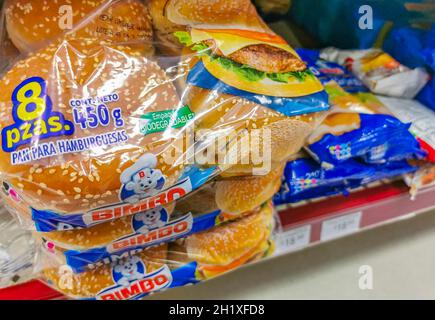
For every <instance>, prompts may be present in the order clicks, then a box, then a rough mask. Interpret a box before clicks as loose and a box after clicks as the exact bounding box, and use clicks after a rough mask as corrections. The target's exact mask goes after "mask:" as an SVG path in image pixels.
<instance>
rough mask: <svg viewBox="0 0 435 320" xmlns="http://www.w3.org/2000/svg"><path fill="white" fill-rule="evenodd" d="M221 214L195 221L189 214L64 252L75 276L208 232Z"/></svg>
mask: <svg viewBox="0 0 435 320" xmlns="http://www.w3.org/2000/svg"><path fill="white" fill-rule="evenodd" d="M220 213H221V211H219V210H217V211H214V212H211V213H208V214H204V215H201V216H198V217H195V218H193V217H192V214H187V215H184V216H182V217H180V218H177V219H175V220H173V221H169V222H168V223H167V224H165V225H164V226H161V227H159V228H154V229H143V228H140V229H138V230H140V231H141V232H137V233H133V234H131V235H128V236H125V237H122V238H120V239H118V240H115V241H113V242H112V243H111V244H109V245H108V246H105V247H100V248H95V249H90V250H81V251H78V250H67V251H65V252H64V255H65V258H66V263H67V265H69V266H70V267H71V268H72V270H73V271H74V272H76V273H80V272H83V271H85V270H86V269H94V268H97V267H99V266H101V265H104V264H107V263H111V262H113V261H118V260H119V259H122V258H125V257H128V256H131V255H132V254H135V253H138V252H141V251H142V250H143V249H145V248H148V247H154V246H157V245H159V244H163V243H168V242H172V241H175V240H177V239H180V238H184V237H187V236H189V235H191V234H194V233H198V232H201V231H205V230H208V229H210V228H212V227H214V226H216V224H217V222H216V221H217V218H218V216H219V215H220ZM133 220H134V219H133Z"/></svg>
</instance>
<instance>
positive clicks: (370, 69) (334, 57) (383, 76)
mask: <svg viewBox="0 0 435 320" xmlns="http://www.w3.org/2000/svg"><path fill="white" fill-rule="evenodd" d="M320 57H321V58H322V59H325V60H328V61H333V62H337V63H339V64H341V65H343V66H346V67H347V68H348V69H349V70H350V71H352V72H353V73H354V74H355V76H356V77H357V78H358V79H360V80H361V81H362V82H363V83H364V84H365V85H366V86H367V87H368V88H369V89H370V91H372V92H373V93H377V94H382V95H386V96H392V97H397V98H407V99H412V98H414V97H415V96H416V95H417V94H418V93H419V92H420V90H421V89H423V87H424V86H425V85H426V83H427V82H428V81H429V75H428V73H427V72H426V70H425V69H424V68H415V69H409V68H408V67H406V66H404V65H402V64H400V63H399V62H398V61H396V60H395V59H394V58H393V57H391V56H390V55H389V54H388V53H385V52H383V51H382V50H380V49H367V50H340V49H336V48H326V49H323V50H322V52H321V54H320Z"/></svg>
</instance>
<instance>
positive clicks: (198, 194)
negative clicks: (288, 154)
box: [17, 166, 283, 251]
mask: <svg viewBox="0 0 435 320" xmlns="http://www.w3.org/2000/svg"><path fill="white" fill-rule="evenodd" d="M282 168H283V167H282V166H281V167H280V168H279V169H276V170H275V171H273V172H272V173H270V174H269V175H267V176H264V177H253V178H233V179H227V180H223V181H217V182H214V181H212V182H210V183H207V184H205V185H204V186H203V187H201V188H200V189H198V190H196V191H194V192H192V193H190V194H189V195H187V196H186V197H184V198H182V199H180V200H177V201H176V202H173V203H171V204H168V205H165V206H164V209H165V210H166V212H167V213H168V214H169V215H170V216H171V217H172V218H176V217H181V216H184V215H186V214H188V213H191V214H192V215H193V216H194V217H199V216H203V215H205V214H208V213H211V212H215V211H217V210H221V213H220V214H219V215H218V216H217V217H216V219H218V220H216V222H215V223H216V224H221V223H224V222H227V221H233V220H236V219H238V218H240V217H242V216H245V215H249V214H252V213H253V212H255V211H258V209H259V208H260V207H261V205H262V204H264V203H265V202H266V201H268V200H269V199H271V198H272V197H273V195H274V194H275V193H276V192H277V191H278V190H279V186H280V183H281V174H282ZM174 207H175V209H174ZM17 210H20V208H17ZM134 219H135V215H133V216H127V217H122V218H119V219H115V220H112V221H108V222H104V223H101V224H97V225H94V226H91V227H89V228H86V229H74V230H64V231H53V232H46V233H44V238H45V239H46V240H49V241H50V242H53V243H54V244H55V245H56V246H57V247H60V248H62V249H65V250H78V251H84V250H89V249H94V248H101V247H106V246H110V245H112V244H113V243H114V242H116V241H119V240H120V239H122V238H125V237H127V236H129V235H133V234H137V233H138V232H137V231H135V229H134V225H133V222H134Z"/></svg>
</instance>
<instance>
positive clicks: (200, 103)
mask: <svg viewBox="0 0 435 320" xmlns="http://www.w3.org/2000/svg"><path fill="white" fill-rule="evenodd" d="M184 99H185V101H186V102H185V103H186V104H188V105H189V106H190V107H191V109H192V111H194V112H195V113H196V115H197V118H196V121H195V125H196V130H197V132H198V136H199V137H201V132H208V133H213V134H214V135H219V136H221V137H224V136H225V135H226V134H227V133H228V132H232V133H235V134H236V135H237V141H248V142H249V141H251V146H253V147H254V144H253V141H258V145H257V146H255V147H258V150H252V149H250V148H247V149H246V150H244V149H243V148H240V147H239V148H236V149H235V150H236V152H238V153H239V154H238V159H247V160H245V161H248V162H241V163H238V164H235V165H234V164H233V163H232V164H231V165H232V166H228V167H226V168H225V171H228V174H230V175H237V174H238V173H240V174H241V175H246V174H247V173H248V174H252V170H250V169H252V167H253V166H254V162H253V158H252V157H248V156H249V153H251V154H258V151H260V152H262V151H263V150H265V151H266V152H269V153H270V156H271V159H270V160H271V161H272V162H273V163H282V162H285V161H286V160H287V158H288V157H289V156H291V155H292V154H294V153H297V152H298V151H299V150H300V149H301V148H302V147H303V145H304V143H305V140H306V138H307V137H308V136H309V135H310V133H311V132H312V131H313V130H314V128H315V127H316V125H317V122H318V118H319V115H318V114H307V115H301V116H294V117H287V116H285V115H284V114H282V113H279V112H277V111H274V110H272V109H270V108H267V107H264V106H262V105H259V104H256V103H254V102H251V101H249V100H246V99H243V98H241V97H237V96H231V95H227V94H222V93H217V92H215V91H212V90H207V89H203V88H199V87H194V86H188V87H187V89H186V93H185V97H184ZM262 130H263V131H262ZM266 130H267V131H266ZM256 137H258V140H255V139H256ZM266 137H270V139H266ZM243 139H248V140H243ZM239 143H240V142H239ZM219 151H221V152H223V153H228V154H231V152H234V151H233V150H231V148H227V149H225V150H218V152H219ZM246 152H248V154H246ZM218 155H219V154H218ZM265 160H266V161H267V159H265ZM246 169H248V170H249V171H250V172H247V170H246Z"/></svg>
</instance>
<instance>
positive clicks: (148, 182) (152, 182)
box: [120, 153, 166, 203]
mask: <svg viewBox="0 0 435 320" xmlns="http://www.w3.org/2000/svg"><path fill="white" fill-rule="evenodd" d="M156 166H157V157H156V156H155V155H154V154H151V153H147V154H144V155H143V156H142V157H140V158H139V160H138V161H136V163H134V164H133V165H132V166H131V167H129V168H127V169H125V170H124V172H123V173H122V174H121V177H120V179H121V183H122V185H123V186H122V188H121V192H120V198H121V201H124V202H128V203H137V202H139V201H140V200H142V199H145V198H148V197H151V196H153V195H155V194H157V193H158V192H159V191H160V190H162V188H163V186H164V185H165V181H166V179H165V177H164V175H163V173H162V172H161V171H160V170H158V169H156Z"/></svg>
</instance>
